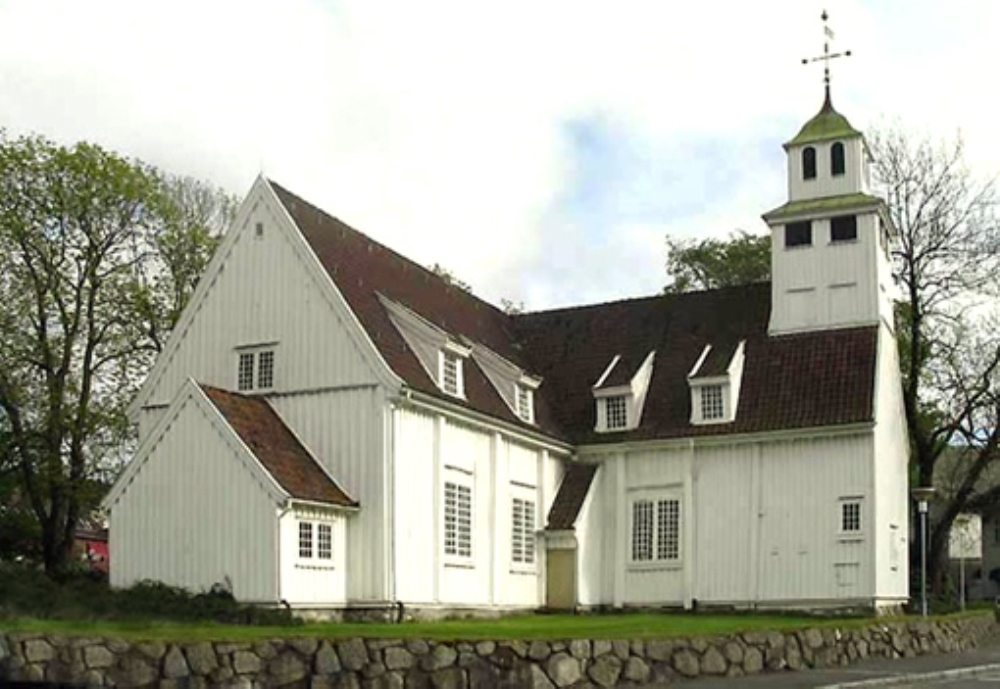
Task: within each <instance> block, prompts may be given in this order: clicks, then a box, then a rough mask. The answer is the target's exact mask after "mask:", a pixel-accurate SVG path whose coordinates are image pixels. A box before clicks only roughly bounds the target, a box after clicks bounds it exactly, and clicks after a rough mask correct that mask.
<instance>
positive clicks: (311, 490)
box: [201, 385, 358, 507]
mask: <svg viewBox="0 0 1000 689" xmlns="http://www.w3.org/2000/svg"><path fill="white" fill-rule="evenodd" d="M201 389H202V390H203V391H204V393H205V395H206V396H207V397H208V399H209V400H210V401H211V402H212V404H213V405H214V406H215V408H216V409H218V410H219V413H221V414H222V416H223V417H224V418H225V419H226V422H227V423H228V424H229V426H230V427H231V428H232V429H233V430H234V431H235V432H236V434H237V435H238V436H239V437H240V440H242V441H243V444H245V445H246V446H247V447H248V448H249V449H250V451H251V452H253V454H254V456H255V457H256V458H257V459H258V460H259V461H260V463H261V464H262V465H263V466H264V469H266V470H267V472H268V473H269V474H270V475H271V476H272V477H273V478H274V480H275V481H277V482H278V485H280V486H281V487H282V488H283V489H284V490H285V491H286V492H287V493H288V494H289V495H290V496H292V497H293V498H298V499H299V500H311V501H314V502H323V503H328V504H331V505H341V506H343V507H356V506H357V504H358V503H357V502H355V501H354V500H352V499H351V498H350V497H349V496H348V495H347V493H345V492H344V491H343V490H342V489H341V487H340V486H338V485H337V484H336V483H335V482H334V481H333V480H332V479H331V478H330V477H329V476H327V474H326V472H324V471H323V469H322V468H320V466H319V464H317V462H316V459H315V458H314V457H313V456H312V455H311V454H310V453H309V451H308V450H307V449H306V448H305V447H303V445H302V443H300V442H299V440H298V438H296V437H295V435H294V434H293V433H292V432H291V431H290V430H289V429H288V427H287V426H286V425H285V422H284V421H282V420H281V417H279V416H278V414H277V412H275V411H274V409H273V408H272V407H271V405H270V404H268V403H267V400H265V399H263V398H261V397H248V396H246V395H240V394H237V393H235V392H229V391H228V390H222V389H220V388H215V387H211V386H208V385H201Z"/></svg>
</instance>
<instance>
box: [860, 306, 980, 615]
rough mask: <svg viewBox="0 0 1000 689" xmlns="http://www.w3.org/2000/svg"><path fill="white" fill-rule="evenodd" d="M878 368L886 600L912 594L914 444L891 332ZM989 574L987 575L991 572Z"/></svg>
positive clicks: (879, 569) (879, 551)
mask: <svg viewBox="0 0 1000 689" xmlns="http://www.w3.org/2000/svg"><path fill="white" fill-rule="evenodd" d="M878 346H879V364H878V366H879V368H878V377H877V380H876V387H875V392H876V396H875V492H876V494H877V495H878V502H877V503H876V505H875V521H874V530H875V533H874V536H875V539H876V553H875V557H876V563H875V564H876V577H875V581H876V589H877V592H878V595H879V596H880V597H884V598H888V599H891V598H896V599H903V598H906V597H907V596H908V593H909V552H910V548H909V528H908V526H907V525H908V524H909V496H908V495H907V480H908V466H907V462H908V458H909V444H908V442H907V430H906V416H905V412H904V410H903V391H902V387H901V386H900V384H899V375H898V371H899V355H898V350H897V349H896V340H895V338H894V337H893V335H892V332H891V331H890V330H889V329H888V328H887V327H886V326H884V325H883V326H882V327H881V328H880V329H879V344H878ZM987 571H988V570H987Z"/></svg>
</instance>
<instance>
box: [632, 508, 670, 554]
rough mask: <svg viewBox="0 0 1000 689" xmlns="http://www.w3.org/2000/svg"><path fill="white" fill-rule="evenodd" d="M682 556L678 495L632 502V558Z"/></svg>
mask: <svg viewBox="0 0 1000 689" xmlns="http://www.w3.org/2000/svg"><path fill="white" fill-rule="evenodd" d="M680 556H681V503H680V500H678V499H677V498H657V499H650V498H644V499H641V500H635V501H633V502H632V561H633V562H655V561H665V562H670V561H676V560H679V559H680Z"/></svg>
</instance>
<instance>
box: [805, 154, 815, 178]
mask: <svg viewBox="0 0 1000 689" xmlns="http://www.w3.org/2000/svg"><path fill="white" fill-rule="evenodd" d="M802 178H803V179H816V149H815V148H813V147H812V146H807V147H806V148H805V150H804V151H802Z"/></svg>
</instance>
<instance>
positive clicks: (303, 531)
mask: <svg viewBox="0 0 1000 689" xmlns="http://www.w3.org/2000/svg"><path fill="white" fill-rule="evenodd" d="M312 556H313V524H312V522H299V557H301V558H311V557H312Z"/></svg>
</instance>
